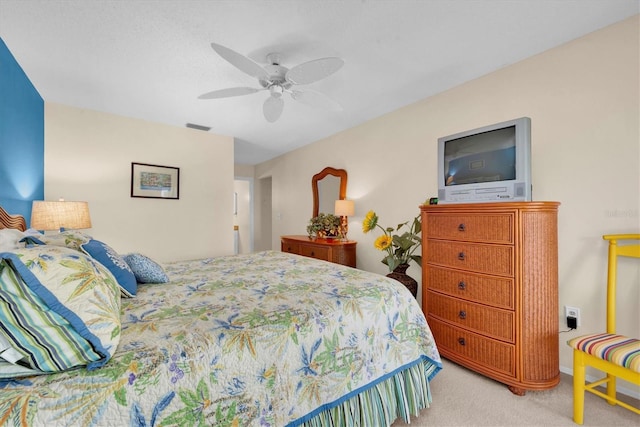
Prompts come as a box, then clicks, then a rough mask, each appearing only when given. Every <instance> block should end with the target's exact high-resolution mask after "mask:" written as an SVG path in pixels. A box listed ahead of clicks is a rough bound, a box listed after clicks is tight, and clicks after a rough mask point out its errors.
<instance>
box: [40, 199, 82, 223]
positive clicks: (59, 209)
mask: <svg viewBox="0 0 640 427" xmlns="http://www.w3.org/2000/svg"><path fill="white" fill-rule="evenodd" d="M31 228H35V229H36V230H45V231H46V230H60V229H61V228H66V229H70V230H77V229H81V228H91V217H90V216H89V203H87V202H67V201H57V202H48V201H44V200H34V201H33V204H32V206H31Z"/></svg>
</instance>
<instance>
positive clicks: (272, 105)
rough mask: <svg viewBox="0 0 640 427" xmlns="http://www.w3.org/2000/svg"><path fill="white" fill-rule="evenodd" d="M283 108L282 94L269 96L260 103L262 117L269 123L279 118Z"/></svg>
mask: <svg viewBox="0 0 640 427" xmlns="http://www.w3.org/2000/svg"><path fill="white" fill-rule="evenodd" d="M283 108H284V99H282V96H269V97H268V98H267V99H266V101H264V104H263V105H262V112H263V113H264V118H265V119H267V121H268V122H269V123H273V122H275V121H276V120H278V118H280V115H281V114H282V109H283Z"/></svg>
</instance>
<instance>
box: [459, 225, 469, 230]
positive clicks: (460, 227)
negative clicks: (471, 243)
mask: <svg viewBox="0 0 640 427" xmlns="http://www.w3.org/2000/svg"><path fill="white" fill-rule="evenodd" d="M458 231H467V226H466V225H464V224H460V225H458Z"/></svg>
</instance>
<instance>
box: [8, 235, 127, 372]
mask: <svg viewBox="0 0 640 427" xmlns="http://www.w3.org/2000/svg"><path fill="white" fill-rule="evenodd" d="M0 317H1V318H2V328H0V343H1V344H2V347H3V348H2V349H0V379H2V378H5V379H7V378H14V377H18V376H24V375H34V374H45V373H52V372H60V371H65V370H68V369H73V368H77V367H82V366H86V367H87V369H96V368H98V367H100V366H102V365H104V364H105V363H106V362H107V361H108V360H109V359H110V358H111V356H113V354H114V353H115V351H116V348H117V346H118V343H119V341H120V332H121V325H120V291H119V288H118V285H117V283H116V280H115V278H114V277H113V275H112V274H111V273H110V272H109V271H108V270H107V269H106V268H105V267H104V266H103V265H102V264H100V263H99V262H96V261H95V260H94V259H92V258H91V257H89V256H87V255H85V254H83V253H81V252H78V251H75V250H73V249H69V248H65V247H60V246H35V247H32V248H24V249H17V250H16V251H15V252H12V253H9V252H4V253H0Z"/></svg>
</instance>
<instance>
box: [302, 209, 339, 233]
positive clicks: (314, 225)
mask: <svg viewBox="0 0 640 427" xmlns="http://www.w3.org/2000/svg"><path fill="white" fill-rule="evenodd" d="M339 230H340V217H338V216H336V215H333V214H325V213H320V214H318V216H314V217H313V218H311V219H310V220H309V225H307V234H309V237H321V238H331V237H337V236H338V233H339Z"/></svg>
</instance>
